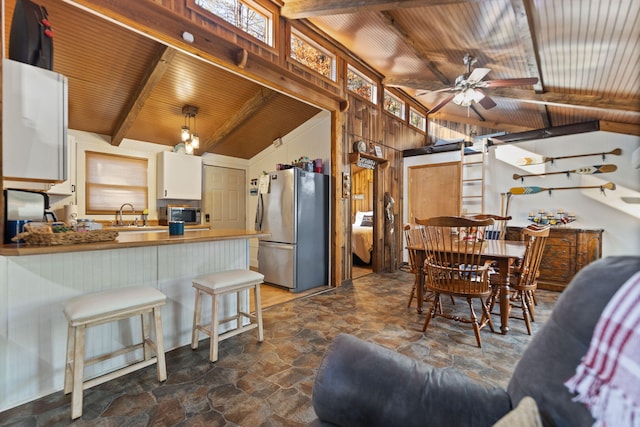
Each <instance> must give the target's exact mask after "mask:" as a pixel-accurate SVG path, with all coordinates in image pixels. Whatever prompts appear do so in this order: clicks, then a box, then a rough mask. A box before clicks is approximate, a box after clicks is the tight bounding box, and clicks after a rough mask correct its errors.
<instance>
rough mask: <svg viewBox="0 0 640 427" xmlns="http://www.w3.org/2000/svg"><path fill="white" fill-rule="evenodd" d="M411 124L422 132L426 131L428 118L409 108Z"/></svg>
mask: <svg viewBox="0 0 640 427" xmlns="http://www.w3.org/2000/svg"><path fill="white" fill-rule="evenodd" d="M409 124H411V126H413V127H416V128H418V129H420V130H422V131H426V129H427V118H426V116H425V115H424V114H420V113H419V112H418V111H417V110H415V109H413V108H409Z"/></svg>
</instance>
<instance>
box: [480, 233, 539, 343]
mask: <svg viewBox="0 0 640 427" xmlns="http://www.w3.org/2000/svg"><path fill="white" fill-rule="evenodd" d="M550 229H551V228H550V227H548V226H547V227H545V228H540V227H539V226H536V225H533V226H530V227H526V228H523V229H522V231H521V236H522V240H523V241H524V242H525V243H526V245H527V247H526V249H525V253H524V256H523V257H522V259H521V260H520V262H519V263H518V265H516V266H513V267H512V268H511V271H510V272H509V274H510V276H509V283H510V286H511V291H512V292H511V301H510V304H511V306H512V308H520V309H521V310H522V320H524V323H525V325H526V327H527V333H528V334H529V335H531V322H535V292H536V289H537V287H538V282H537V280H538V276H539V269H540V263H541V261H542V254H543V252H544V248H545V245H546V243H547V238H548V237H549V232H550ZM494 278H497V275H495V274H494V275H491V277H490V282H492V281H493V280H494ZM492 289H494V291H493V292H492V294H491V297H490V298H489V301H488V306H489V307H488V309H489V311H490V312H491V311H493V306H494V304H495V301H496V299H497V298H498V289H499V286H498V284H497V283H492ZM510 317H513V316H510Z"/></svg>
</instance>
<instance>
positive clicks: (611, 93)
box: [4, 0, 640, 159]
mask: <svg viewBox="0 0 640 427" xmlns="http://www.w3.org/2000/svg"><path fill="white" fill-rule="evenodd" d="M37 3H39V4H42V5H44V6H45V7H46V8H47V10H48V12H49V17H50V21H51V22H52V25H53V28H54V30H55V38H54V71H57V72H60V73H62V74H64V75H66V76H67V77H68V78H69V127H70V128H72V129H78V130H83V131H87V132H93V133H98V134H101V135H106V136H107V137H109V138H110V140H111V141H112V143H113V144H116V145H117V144H119V143H120V141H121V140H122V139H123V138H130V139H135V140H142V141H149V142H153V143H159V144H163V145H168V146H174V145H176V144H177V143H179V129H180V127H181V126H182V125H183V123H184V117H183V116H182V113H181V111H182V107H183V106H184V105H193V106H196V107H198V108H199V113H198V115H197V119H196V120H197V131H198V133H199V134H200V139H201V149H200V150H199V152H204V151H206V152H211V153H216V154H222V155H228V156H233V157H240V158H246V159H248V158H251V157H252V156H254V155H255V154H257V153H259V152H260V151H262V150H263V149H264V148H266V147H268V146H269V145H270V144H271V143H272V142H273V140H274V139H276V138H278V137H281V136H283V135H286V134H287V133H289V132H290V131H292V130H293V129H295V128H296V127H298V126H299V125H300V124H302V123H304V122H305V121H307V120H308V119H309V118H311V117H312V116H314V115H315V114H317V113H318V112H319V111H320V110H319V109H318V108H316V107H314V106H312V105H309V104H308V103H305V102H301V101H299V100H297V99H294V98H292V97H290V96H287V95H283V94H281V93H279V92H276V91H273V90H271V89H268V88H265V87H264V86H261V85H260V84H258V83H255V82H253V81H251V80H247V79H246V78H244V77H241V76H238V75H236V74H233V73H230V72H229V71H226V70H223V69H221V68H219V67H217V66H216V65H213V64H211V63H209V62H205V61H203V60H202V59H201V58H198V57H195V56H191V55H188V54H186V53H183V52H182V51H179V50H176V49H173V48H171V47H167V46H165V45H163V44H161V43H159V42H157V41H155V40H153V39H151V38H148V37H146V36H145V35H142V34H139V33H136V32H133V31H130V30H128V29H125V28H123V27H121V26H119V25H118V24H117V23H114V22H111V21H108V20H105V19H102V18H100V17H97V16H95V15H93V14H90V13H88V12H86V11H84V10H83V9H81V8H78V7H76V6H73V5H70V4H68V3H66V2H65V1H62V0H38V1H37ZM278 4H281V5H283V6H282V14H283V16H285V17H287V18H288V19H290V20H305V21H307V22H308V23H309V24H310V25H311V26H313V27H315V28H317V29H318V30H320V31H321V32H323V33H324V34H326V35H327V36H328V37H331V38H333V39H334V40H336V41H337V42H338V43H339V44H341V45H343V46H344V47H345V48H346V49H348V50H350V51H352V52H353V53H354V54H355V56H356V57H359V58H360V59H361V60H362V61H363V62H365V63H366V64H368V65H369V66H370V67H371V68H372V70H374V72H376V73H378V74H379V76H380V77H381V78H382V79H383V82H384V83H385V84H386V85H387V86H389V87H396V88H398V89H400V90H402V91H403V92H405V93H406V94H407V95H409V96H413V97H415V99H416V100H417V101H418V102H420V103H422V104H423V105H424V106H425V107H426V108H427V109H429V108H433V107H434V106H435V105H436V104H438V103H439V102H440V101H441V100H442V99H443V98H444V97H445V96H446V95H447V93H441V92H434V91H435V90H438V89H442V88H446V87H449V86H451V85H452V84H453V82H454V80H455V78H456V76H458V75H460V74H462V73H463V72H464V71H465V66H464V64H463V63H462V58H463V56H464V55H465V54H466V53H470V54H472V55H473V56H475V57H476V58H477V59H478V61H477V64H476V65H475V66H476V67H486V68H490V69H491V72H490V73H489V75H488V76H487V78H486V79H491V80H493V79H505V78H517V77H538V78H539V79H540V82H539V83H538V84H537V85H535V86H533V87H531V86H529V87H504V88H493V89H486V92H487V93H488V94H489V95H490V96H491V97H492V98H493V99H494V100H495V102H496V103H497V106H496V107H495V108H493V109H491V110H484V109H483V108H482V107H480V106H477V107H474V108H471V109H468V108H465V107H460V106H457V105H454V104H452V103H449V104H448V105H447V106H446V107H444V108H443V109H441V110H440V111H438V112H437V113H436V114H433V115H430V116H429V119H436V120H451V121H457V122H463V123H472V124H476V123H477V124H478V125H480V126H482V127H486V128H495V129H498V130H506V131H510V132H518V131H524V130H529V129H539V128H544V127H550V126H560V125H566V124H572V123H578V122H584V121H590V120H600V121H601V122H604V123H608V124H610V125H611V127H612V128H614V129H616V131H621V132H624V133H630V134H635V135H640V125H639V124H640V77H639V76H640V73H638V69H639V67H640V44H639V43H638V40H639V39H640V26H639V25H637V23H638V22H640V2H638V1H635V0H617V1H615V2H605V1H596V0H545V1H542V0H484V1H480V0H466V1H464V0H431V1H428V2H427V1H418V0H400V1H398V0H395V1H384V0H283V1H280V2H278ZM14 7H15V0H5V14H4V17H5V31H6V33H5V36H6V38H5V39H6V40H8V31H9V28H10V23H11V22H10V21H11V16H12V14H13V9H14Z"/></svg>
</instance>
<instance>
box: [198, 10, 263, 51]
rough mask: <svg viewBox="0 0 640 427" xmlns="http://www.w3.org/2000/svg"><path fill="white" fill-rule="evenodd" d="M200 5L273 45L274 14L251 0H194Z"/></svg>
mask: <svg viewBox="0 0 640 427" xmlns="http://www.w3.org/2000/svg"><path fill="white" fill-rule="evenodd" d="M194 1H195V4H196V6H199V7H201V8H203V9H205V10H207V11H209V12H211V13H213V14H214V15H216V16H218V17H219V18H222V19H224V20H225V21H226V22H228V23H229V24H231V25H233V26H234V27H236V28H238V29H240V30H242V31H244V32H245V33H247V34H249V35H251V36H253V37H255V38H256V39H258V40H260V41H261V42H263V43H265V44H268V45H269V46H273V35H272V33H273V14H272V13H271V12H270V11H268V10H267V9H265V8H264V7H262V6H260V5H259V4H258V3H256V2H253V1H250V0H194Z"/></svg>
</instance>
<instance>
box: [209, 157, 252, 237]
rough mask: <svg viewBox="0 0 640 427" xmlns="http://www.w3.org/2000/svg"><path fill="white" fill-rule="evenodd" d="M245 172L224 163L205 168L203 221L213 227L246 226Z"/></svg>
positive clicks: (233, 227) (237, 227) (235, 227)
mask: <svg viewBox="0 0 640 427" xmlns="http://www.w3.org/2000/svg"><path fill="white" fill-rule="evenodd" d="M246 185H247V183H246V178H245V171H244V170H242V169H232V168H224V167H220V166H206V165H205V167H204V200H203V212H202V220H203V222H204V224H206V225H209V226H211V228H212V229H224V228H227V229H243V230H244V229H245V228H246V227H247V224H246V208H245V206H246V201H247V197H246V195H247V194H248V193H247V191H246Z"/></svg>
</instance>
